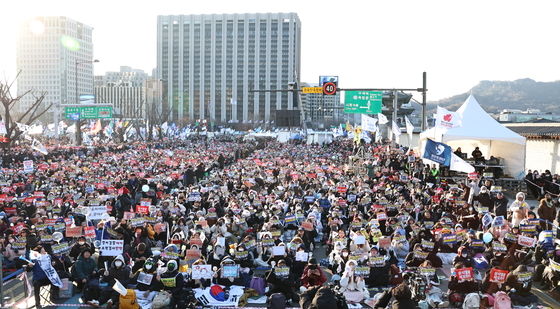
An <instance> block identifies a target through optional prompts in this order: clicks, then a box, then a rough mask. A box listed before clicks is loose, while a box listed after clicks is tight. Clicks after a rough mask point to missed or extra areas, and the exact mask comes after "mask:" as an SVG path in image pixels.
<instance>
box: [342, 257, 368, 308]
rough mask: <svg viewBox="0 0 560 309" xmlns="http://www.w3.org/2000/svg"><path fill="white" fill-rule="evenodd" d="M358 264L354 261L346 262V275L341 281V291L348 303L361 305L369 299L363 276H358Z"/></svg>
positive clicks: (343, 275)
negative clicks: (360, 303)
mask: <svg viewBox="0 0 560 309" xmlns="http://www.w3.org/2000/svg"><path fill="white" fill-rule="evenodd" d="M356 266H358V264H357V263H356V261H354V260H349V261H348V262H346V266H345V269H344V273H343V274H342V278H341V279H340V291H341V292H342V293H343V295H344V297H345V298H346V300H347V301H348V302H351V303H359V302H361V301H362V300H364V299H366V298H369V292H368V290H367V288H366V284H365V280H364V278H363V276H361V275H358V274H356Z"/></svg>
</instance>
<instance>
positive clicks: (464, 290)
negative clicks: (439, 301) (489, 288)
mask: <svg viewBox="0 0 560 309" xmlns="http://www.w3.org/2000/svg"><path fill="white" fill-rule="evenodd" d="M454 267H455V269H461V268H465V265H464V264H461V263H457V264H456V265H454ZM447 287H448V289H449V293H448V294H449V302H452V303H456V302H462V300H463V299H464V298H465V296H466V295H467V294H469V293H474V292H477V291H479V285H478V283H477V282H476V281H475V280H474V278H472V279H471V280H464V281H459V279H458V278H457V276H456V275H452V276H451V278H449V283H448V285H447ZM454 294H455V295H454ZM459 300H460V301H459Z"/></svg>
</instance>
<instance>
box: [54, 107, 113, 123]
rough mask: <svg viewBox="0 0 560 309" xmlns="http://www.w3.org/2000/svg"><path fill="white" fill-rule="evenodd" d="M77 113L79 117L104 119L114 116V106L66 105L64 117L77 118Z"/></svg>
mask: <svg viewBox="0 0 560 309" xmlns="http://www.w3.org/2000/svg"><path fill="white" fill-rule="evenodd" d="M76 114H78V115H79V119H99V118H101V119H104V118H113V107H112V106H68V107H64V117H65V118H66V119H73V120H75V118H76Z"/></svg>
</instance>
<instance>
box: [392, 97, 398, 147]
mask: <svg viewBox="0 0 560 309" xmlns="http://www.w3.org/2000/svg"><path fill="white" fill-rule="evenodd" d="M398 95H399V93H398V92H397V91H396V90H393V115H392V116H391V118H392V119H391V121H392V122H391V126H390V127H391V129H390V130H391V133H392V134H391V136H393V138H392V140H393V145H395V146H396V144H397V135H396V134H395V132H393V131H392V130H393V123H395V124H396V123H397V109H398V103H399V102H398V100H399V97H398Z"/></svg>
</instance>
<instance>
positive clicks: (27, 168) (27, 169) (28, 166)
mask: <svg viewBox="0 0 560 309" xmlns="http://www.w3.org/2000/svg"><path fill="white" fill-rule="evenodd" d="M33 170H34V167H33V161H32V160H26V161H23V172H24V173H32V172H33Z"/></svg>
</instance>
